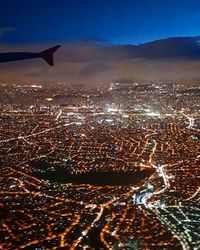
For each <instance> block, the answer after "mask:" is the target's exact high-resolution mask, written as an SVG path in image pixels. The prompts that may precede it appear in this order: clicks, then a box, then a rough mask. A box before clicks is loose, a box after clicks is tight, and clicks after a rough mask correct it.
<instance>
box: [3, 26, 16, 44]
mask: <svg viewBox="0 0 200 250" xmlns="http://www.w3.org/2000/svg"><path fill="white" fill-rule="evenodd" d="M14 30H15V28H13V27H1V26H0V42H2V41H3V37H4V36H5V34H6V33H8V32H12V31H14Z"/></svg>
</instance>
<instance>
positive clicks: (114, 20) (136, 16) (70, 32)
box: [0, 0, 200, 44]
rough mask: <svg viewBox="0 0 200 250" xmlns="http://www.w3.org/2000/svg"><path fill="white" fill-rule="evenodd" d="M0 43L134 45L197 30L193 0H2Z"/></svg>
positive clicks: (193, 33)
mask: <svg viewBox="0 0 200 250" xmlns="http://www.w3.org/2000/svg"><path fill="white" fill-rule="evenodd" d="M0 8H1V15H0V44H35V43H39V44H46V43H51V44H52V43H73V42H77V41H87V42H97V43H100V44H139V43H144V42H148V41H152V40H157V39H161V38H168V37H180V36H184V37H185V36H198V35H200V31H199V27H200V15H199V9H200V1H198V0H189V1H188V0H168V1H160V0H153V1H151V0H123V1H121V0H107V1H106V0H101V1H96V0H95V1H94V0H84V1H82V0H73V1H72V0H59V1H55V0H42V1H41V0H34V1H33V0H29V1H27V0H8V1H6V0H3V1H1V6H0Z"/></svg>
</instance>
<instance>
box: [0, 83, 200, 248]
mask: <svg viewBox="0 0 200 250" xmlns="http://www.w3.org/2000/svg"><path fill="white" fill-rule="evenodd" d="M199 94H200V89H199V87H198V85H195V84H190V85H187V84H178V83H176V84H175V83H166V84H165V83H142V84H141V83H140V84H138V83H135V82H128V81H122V80H121V81H119V82H111V83H105V84H101V85H99V86H96V85H95V86H94V87H92V88H91V87H90V88H88V87H86V86H85V85H81V84H79V85H78V84H77V85H71V84H64V83H63V84H62V83H58V84H50V83H49V84H37V83H33V84H32V85H30V84H29V85H26V84H6V83H1V84H0V144H1V146H0V151H1V152H0V156H1V157H0V162H1V164H0V173H1V175H0V222H1V223H0V249H2V250H9V249H11V250H13V249H27V250H28V249H70V250H73V249H74V250H75V249H146V250H149V249H150V250H157V249H162V250H164V249H165V250H166V249H169V250H171V249H173V250H175V249H177V250H179V249H183V250H190V249H196V250H198V249H199V248H200V229H199V221H200V203H199V201H200V195H199V194H200V179H199V176H200V167H199V165H200V144H199V137H200V131H199V128H200V113H199V111H200V95H199Z"/></svg>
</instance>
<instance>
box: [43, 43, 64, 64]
mask: <svg viewBox="0 0 200 250" xmlns="http://www.w3.org/2000/svg"><path fill="white" fill-rule="evenodd" d="M60 47H61V45H56V46H54V47H51V48H49V49H47V50H44V51H41V52H40V53H39V56H40V57H42V58H43V59H44V60H45V61H46V62H47V63H48V64H49V65H50V66H53V65H54V63H53V54H54V52H55V51H56V50H57V49H59V48H60Z"/></svg>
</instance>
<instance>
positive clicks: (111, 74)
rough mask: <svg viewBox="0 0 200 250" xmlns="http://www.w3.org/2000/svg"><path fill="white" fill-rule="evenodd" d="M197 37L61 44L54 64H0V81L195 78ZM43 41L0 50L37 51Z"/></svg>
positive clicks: (199, 74) (199, 70)
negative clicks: (50, 65)
mask: <svg viewBox="0 0 200 250" xmlns="http://www.w3.org/2000/svg"><path fill="white" fill-rule="evenodd" d="M199 40H200V38H199V37H192V38H191V37H185V38H184V37H183V38H181V37H180V38H170V39H164V40H158V41H153V42H149V43H146V44H139V45H118V46H117V45H109V46H108V45H99V44H94V43H75V44H65V45H63V46H62V48H61V49H60V50H58V52H56V54H55V67H48V66H47V65H46V63H45V62H44V61H42V59H41V60H40V59H36V60H30V61H26V62H23V61H22V62H13V63H7V64H0V81H6V82H9V81H10V82H19V81H22V82H27V81H28V82H29V81H39V82H42V81H64V82H71V83H79V82H85V83H90V84H92V83H100V82H105V81H112V80H114V79H133V80H135V81H194V80H195V81H199V80H200V60H199V59H200V47H199ZM45 47H47V45H45V44H44V45H29V46H15V47H14V46H10V47H9V46H0V51H2V52H5V51H40V50H43V49H44V48H45Z"/></svg>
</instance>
